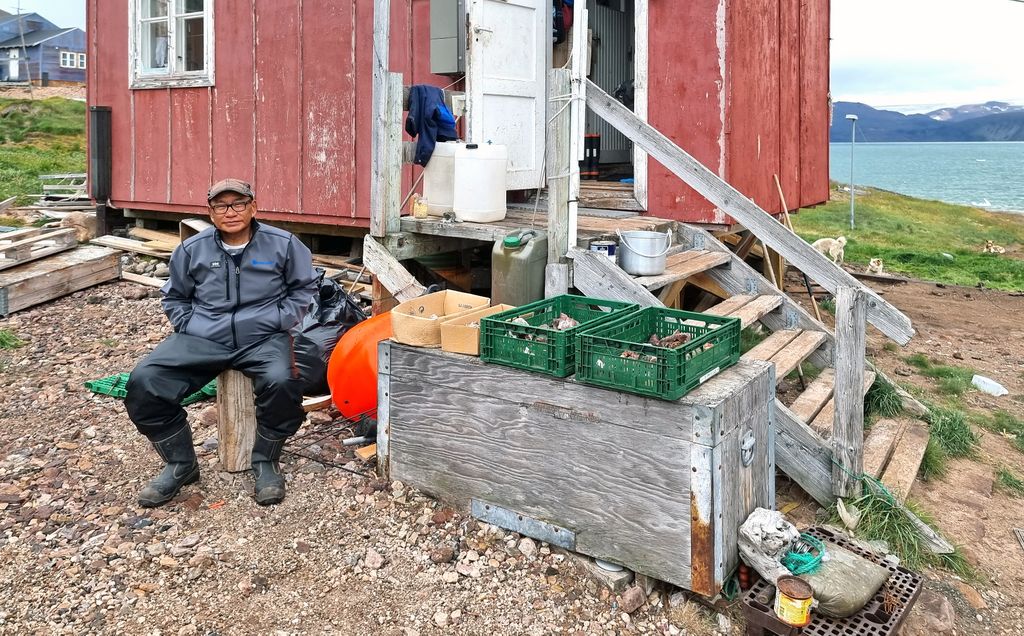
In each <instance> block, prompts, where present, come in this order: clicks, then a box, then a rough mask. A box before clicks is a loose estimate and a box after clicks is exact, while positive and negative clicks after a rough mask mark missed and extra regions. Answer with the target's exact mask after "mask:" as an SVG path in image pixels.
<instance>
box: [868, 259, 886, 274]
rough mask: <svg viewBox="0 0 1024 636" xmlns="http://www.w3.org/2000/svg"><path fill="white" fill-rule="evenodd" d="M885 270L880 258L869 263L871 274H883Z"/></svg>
mask: <svg viewBox="0 0 1024 636" xmlns="http://www.w3.org/2000/svg"><path fill="white" fill-rule="evenodd" d="M883 269H884V266H883V265H882V259H880V258H873V259H871V262H869V263H868V273H869V274H881V273H882V270H883Z"/></svg>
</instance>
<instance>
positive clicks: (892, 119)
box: [829, 102, 1024, 143]
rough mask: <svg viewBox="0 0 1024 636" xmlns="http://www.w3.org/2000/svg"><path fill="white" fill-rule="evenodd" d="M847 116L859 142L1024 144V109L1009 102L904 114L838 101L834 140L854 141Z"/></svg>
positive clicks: (833, 128)
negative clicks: (852, 120)
mask: <svg viewBox="0 0 1024 636" xmlns="http://www.w3.org/2000/svg"><path fill="white" fill-rule="evenodd" d="M847 115H856V116H857V118H858V120H857V141H866V142H885V141H1024V106H1017V105H1013V104H1009V103H1007V102H985V103H984V104H968V105H965V106H958V107H956V108H941V109H939V110H934V111H932V112H930V113H924V114H917V115H904V114H903V113H898V112H896V111H892V110H878V109H876V108H872V107H871V106H868V105H867V104H861V103H859V102H836V103H835V105H834V111H833V115H832V130H831V131H830V135H829V138H830V141H833V142H845V143H849V141H850V130H851V128H852V127H851V125H850V122H849V121H847V119H846V116H847Z"/></svg>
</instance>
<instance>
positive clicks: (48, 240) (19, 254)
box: [0, 227, 78, 270]
mask: <svg viewBox="0 0 1024 636" xmlns="http://www.w3.org/2000/svg"><path fill="white" fill-rule="evenodd" d="M76 245H78V241H77V240H76V239H75V229H74V228H60V229H50V228H40V227H33V228H26V229H23V230H15V231H13V232H7V233H4V234H0V270H5V269H10V268H11V267H17V266H18V265H23V264H25V263H28V262H31V261H34V260H38V259H40V258H45V257H47V256H50V255H52V254H57V253H59V252H64V251H67V250H70V249H72V248H73V247H75V246H76Z"/></svg>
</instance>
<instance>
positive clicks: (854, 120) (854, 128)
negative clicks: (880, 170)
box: [846, 115, 857, 230]
mask: <svg viewBox="0 0 1024 636" xmlns="http://www.w3.org/2000/svg"><path fill="white" fill-rule="evenodd" d="M846 118H847V119H849V120H850V124H851V126H852V128H851V129H850V229H851V230H852V229H853V202H854V199H855V198H856V194H855V193H854V189H853V145H854V144H856V143H857V116H856V115H847V116H846Z"/></svg>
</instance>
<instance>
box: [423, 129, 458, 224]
mask: <svg viewBox="0 0 1024 636" xmlns="http://www.w3.org/2000/svg"><path fill="white" fill-rule="evenodd" d="M465 145H466V144H464V143H461V142H458V141H444V142H441V143H438V144H437V145H436V146H434V154H432V155H430V161H428V162H427V165H426V167H424V168H423V200H424V201H425V202H426V204H427V213H428V214H430V215H431V216H444V215H445V214H447V213H449V212H451V211H452V210H453V209H454V201H453V197H454V194H455V153H456V151H457V150H458V149H459V148H463V147H465Z"/></svg>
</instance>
